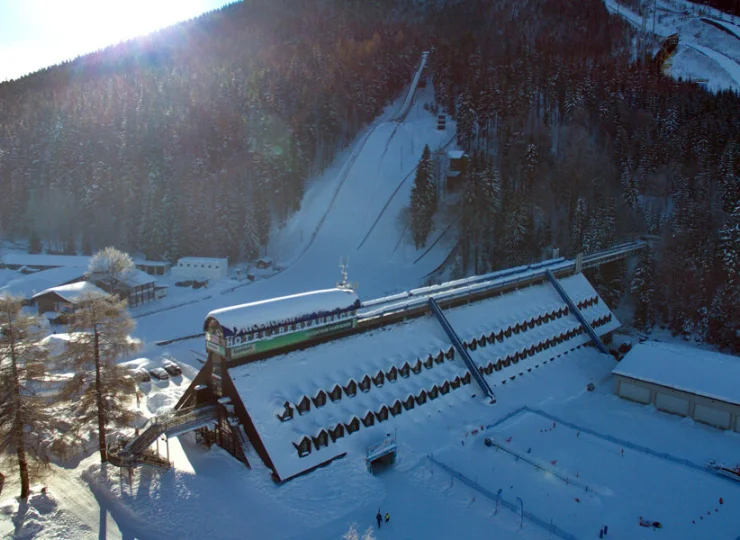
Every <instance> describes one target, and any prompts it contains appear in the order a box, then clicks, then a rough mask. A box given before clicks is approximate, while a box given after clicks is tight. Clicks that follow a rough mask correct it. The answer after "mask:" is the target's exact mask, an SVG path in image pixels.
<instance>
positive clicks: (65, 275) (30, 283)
mask: <svg viewBox="0 0 740 540" xmlns="http://www.w3.org/2000/svg"><path fill="white" fill-rule="evenodd" d="M86 270H87V267H80V266H77V267H61V268H51V269H49V270H42V271H40V272H35V273H33V274H21V273H20V272H15V271H13V270H4V271H3V276H5V277H6V278H8V279H7V280H6V281H5V283H3V282H2V281H0V294H3V293H6V294H8V295H10V296H23V297H25V298H31V297H32V296H33V295H34V294H36V293H38V292H40V291H43V290H46V289H48V288H50V287H57V286H59V285H64V284H66V283H69V282H70V281H75V280H77V279H80V278H82V277H83V276H84V275H85V272H86Z"/></svg>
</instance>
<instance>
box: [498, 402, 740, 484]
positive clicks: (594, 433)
mask: <svg viewBox="0 0 740 540" xmlns="http://www.w3.org/2000/svg"><path fill="white" fill-rule="evenodd" d="M522 412H530V413H533V414H536V415H539V416H542V417H543V418H547V419H549V420H552V421H553V422H557V423H558V424H562V425H564V426H566V427H569V428H571V429H574V430H576V431H580V432H582V433H587V434H589V435H591V436H593V437H596V438H597V439H601V440H604V441H609V442H611V443H613V444H616V445H619V446H621V447H622V448H629V449H630V450H635V451H637V452H642V453H644V454H647V455H650V456H653V457H656V458H659V459H663V460H665V461H670V462H672V463H676V464H677V465H683V466H684V467H688V468H690V469H695V470H697V471H700V472H704V473H706V474H710V475H712V476H715V477H717V478H722V479H723V480H727V481H729V482H732V484H733V485H735V486H736V487H740V484H738V482H737V480H735V479H733V478H730V477H728V476H725V475H723V474H721V473H719V472H717V471H715V470H713V469H709V468H707V466H706V465H701V464H699V463H695V462H693V461H691V460H688V459H684V458H680V457H676V456H674V455H672V454H668V453H666V452H658V451H657V450H653V449H652V448H648V447H647V446H642V445H640V444H636V443H633V442H630V441H627V440H624V439H619V438H617V437H614V436H612V435H607V434H605V433H600V432H598V431H595V430H593V429H591V428H588V427H582V426H579V425H577V424H574V423H573V422H569V421H567V420H563V419H562V418H560V417H558V416H555V415H552V414H550V413H546V412H545V411H542V410H539V409H532V408H530V407H527V406H526V405H524V406H522V407H519V408H518V409H516V410H514V411H512V412H510V413H509V414H507V415H506V416H504V417H502V418H500V419H499V420H497V421H496V422H494V423H493V424H489V425H487V426H486V430H488V429H491V428H494V427H496V426H498V425H500V424H502V423H504V422H506V421H507V420H509V419H510V418H512V417H514V416H517V415H518V414H520V413H522Z"/></svg>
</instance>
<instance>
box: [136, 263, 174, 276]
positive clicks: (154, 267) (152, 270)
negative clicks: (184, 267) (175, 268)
mask: <svg viewBox="0 0 740 540" xmlns="http://www.w3.org/2000/svg"><path fill="white" fill-rule="evenodd" d="M135 264H136V268H137V270H141V271H142V272H146V273H147V274H149V275H150V276H163V275H165V274H166V273H167V272H169V270H170V268H171V267H172V265H171V264H170V263H168V262H167V261H141V260H137V261H135Z"/></svg>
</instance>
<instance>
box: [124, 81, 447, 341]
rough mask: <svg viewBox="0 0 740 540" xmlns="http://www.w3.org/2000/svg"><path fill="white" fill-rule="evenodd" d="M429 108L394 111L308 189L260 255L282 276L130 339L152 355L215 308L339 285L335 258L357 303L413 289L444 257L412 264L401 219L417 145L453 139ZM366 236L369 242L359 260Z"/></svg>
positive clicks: (166, 317) (213, 298) (147, 320)
mask: <svg viewBox="0 0 740 540" xmlns="http://www.w3.org/2000/svg"><path fill="white" fill-rule="evenodd" d="M430 101H432V89H431V88H426V89H424V90H421V91H418V92H417V95H416V98H415V102H414V104H413V105H412V106H411V109H410V110H409V112H408V114H407V115H406V118H405V120H404V121H403V122H401V123H396V122H391V121H387V120H386V118H388V117H389V116H390V115H391V113H392V112H393V111H394V110H396V109H397V107H398V104H396V106H394V107H389V108H388V110H387V111H386V113H384V115H383V117H381V119H380V120H379V121H378V122H377V123H376V124H375V125H373V126H371V128H370V129H369V130H367V131H366V132H364V133H363V134H361V135H359V137H358V140H357V141H356V142H355V143H354V145H353V148H352V150H351V151H350V152H349V154H348V155H345V156H343V157H344V158H345V159H346V160H347V161H346V162H344V164H343V166H341V167H340V166H337V167H334V168H331V169H329V170H328V171H327V173H326V178H325V180H326V183H325V184H319V183H318V182H317V183H315V184H313V185H312V186H311V187H310V188H309V190H308V192H307V194H306V197H305V199H304V201H303V206H302V208H301V210H300V211H299V212H298V213H297V214H296V215H295V216H293V218H291V220H290V221H289V222H288V224H287V225H286V227H285V228H284V229H283V230H281V231H280V232H279V233H278V234H277V235H276V237H275V239H274V242H273V243H272V244H271V246H270V249H269V251H268V252H269V254H270V255H271V256H272V257H273V258H274V259H275V260H276V262H277V264H278V266H279V267H282V268H284V270H283V271H281V272H280V273H278V274H277V275H275V276H274V277H271V278H269V279H264V280H260V281H256V282H254V283H251V284H249V285H247V286H244V287H239V288H236V289H234V290H232V291H227V290H223V291H221V292H223V294H221V292H214V293H212V294H209V295H208V296H210V298H204V299H203V300H202V301H199V302H196V303H192V304H189V305H186V306H183V307H180V308H178V309H176V310H171V311H165V312H161V313H155V314H152V315H149V316H145V317H141V318H139V319H138V321H139V327H138V329H137V333H136V335H137V337H140V338H142V339H143V341H144V343H145V346H151V345H152V344H153V343H154V342H155V341H162V340H168V339H174V338H178V337H182V336H187V335H192V334H197V333H198V332H200V329H201V325H202V322H203V320H204V318H205V315H206V314H207V313H208V312H209V311H212V310H214V309H218V308H222V307H226V306H230V305H235V304H242V303H247V302H254V301H258V300H263V299H266V298H274V297H277V296H285V295H289V294H295V293H299V292H305V291H309V290H320V289H326V288H328V287H331V286H333V285H334V284H335V283H336V281H337V280H338V279H339V278H340V277H341V276H340V272H339V260H340V257H345V258H347V257H348V258H349V277H350V281H352V282H356V283H358V284H359V289H358V294H359V296H360V298H361V299H363V298H373V297H377V296H382V295H384V294H387V293H392V292H397V291H400V290H404V289H411V288H414V287H416V286H418V285H419V284H420V282H421V281H422V280H423V278H424V276H425V275H426V274H427V273H429V272H430V271H431V270H433V269H434V268H436V267H437V266H438V265H439V264H440V263H441V262H442V261H443V260H444V258H445V257H446V256H447V254H448V253H449V250H450V249H451V248H452V245H451V243H448V242H445V239H442V241H440V242H439V243H438V244H436V245H435V246H434V248H433V249H432V250H431V251H430V252H429V253H428V254H427V255H425V256H424V257H423V258H421V260H419V262H415V261H416V260H417V259H418V258H419V257H420V255H421V254H422V253H423V250H422V251H417V250H416V249H414V247H413V244H412V243H411V235H410V233H409V232H408V231H406V232H405V233H404V223H403V222H402V220H401V215H402V214H403V210H404V208H405V207H406V206H408V203H409V197H410V193H411V186H412V184H413V169H414V168H415V167H416V165H417V163H418V161H419V158H420V157H421V154H422V151H423V150H424V146H425V145H429V147H430V149H432V150H434V149H435V148H437V147H439V146H442V145H445V144H447V143H448V142H449V141H450V140H451V139H452V138H453V137H454V123H448V124H447V130H446V131H438V130H437V129H436V118H435V117H434V116H433V115H432V114H431V113H430V112H428V111H425V110H424V108H423V105H424V103H426V102H430ZM410 173H411V176H409V174H410ZM399 185H400V186H401V187H400V188H399ZM389 200H390V201H391V202H390V204H388V205H387V207H386V203H388V201H389ZM384 207H386V208H385V210H384V211H383V209H384ZM379 217H380V219H378V218H379ZM376 221H377V223H376ZM371 229H372V232H371V234H370V235H369V236H368V232H370V231H371ZM301 232H302V234H301ZM314 233H315V234H314ZM439 233H441V230H439V229H438V230H437V231H436V232H432V234H431V236H432V238H436V236H437V235H439ZM365 237H368V240H367V242H366V243H365V244H364V245H363V246H362V248H361V249H360V250H359V251H358V250H357V248H358V246H359V244H360V243H361V242H362V240H363V238H365ZM432 241H433V240H430V243H431V242H432ZM450 242H451V240H450Z"/></svg>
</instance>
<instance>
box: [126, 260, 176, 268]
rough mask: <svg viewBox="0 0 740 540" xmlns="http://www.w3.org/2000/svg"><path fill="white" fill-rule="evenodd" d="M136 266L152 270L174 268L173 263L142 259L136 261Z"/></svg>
mask: <svg viewBox="0 0 740 540" xmlns="http://www.w3.org/2000/svg"><path fill="white" fill-rule="evenodd" d="M134 264H136V265H137V266H148V267H150V268H155V267H156V268H167V267H168V266H172V263H170V262H167V261H144V260H142V259H135V260H134Z"/></svg>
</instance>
